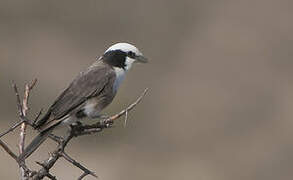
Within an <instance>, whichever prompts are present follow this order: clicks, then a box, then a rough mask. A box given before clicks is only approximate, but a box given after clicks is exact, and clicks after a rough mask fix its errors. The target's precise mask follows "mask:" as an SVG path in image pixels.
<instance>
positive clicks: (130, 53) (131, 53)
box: [127, 51, 135, 58]
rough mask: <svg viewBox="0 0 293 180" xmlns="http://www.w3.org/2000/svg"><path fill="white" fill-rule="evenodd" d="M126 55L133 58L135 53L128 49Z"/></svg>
mask: <svg viewBox="0 0 293 180" xmlns="http://www.w3.org/2000/svg"><path fill="white" fill-rule="evenodd" d="M127 56H128V57H130V58H135V53H134V52H132V51H129V52H128V53H127Z"/></svg>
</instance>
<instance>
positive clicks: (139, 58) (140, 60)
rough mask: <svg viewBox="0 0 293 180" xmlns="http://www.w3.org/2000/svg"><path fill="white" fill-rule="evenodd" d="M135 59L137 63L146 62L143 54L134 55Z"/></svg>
mask: <svg viewBox="0 0 293 180" xmlns="http://www.w3.org/2000/svg"><path fill="white" fill-rule="evenodd" d="M135 59H136V61H137V62H138V63H147V62H148V59H147V58H146V57H144V56H143V55H140V56H136V57H135Z"/></svg>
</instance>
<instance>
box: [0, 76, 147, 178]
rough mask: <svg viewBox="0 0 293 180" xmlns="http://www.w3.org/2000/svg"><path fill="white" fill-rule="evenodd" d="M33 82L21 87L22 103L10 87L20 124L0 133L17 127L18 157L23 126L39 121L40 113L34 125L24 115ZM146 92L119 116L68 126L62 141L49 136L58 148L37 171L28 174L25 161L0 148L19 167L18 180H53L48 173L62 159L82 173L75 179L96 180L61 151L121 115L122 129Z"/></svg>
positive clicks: (3, 145) (15, 88) (110, 125)
mask: <svg viewBox="0 0 293 180" xmlns="http://www.w3.org/2000/svg"><path fill="white" fill-rule="evenodd" d="M36 82H37V80H34V81H33V82H32V83H31V84H26V85H25V91H24V97H23V100H22V103H21V99H20V95H19V93H18V88H17V86H16V84H14V83H13V88H14V91H15V94H16V100H17V108H18V113H19V119H20V121H19V122H17V123H15V124H14V125H13V126H12V127H10V128H9V129H8V130H7V131H5V132H4V133H1V134H0V138H1V137H2V136H4V135H6V134H8V133H9V132H12V131H13V130H14V129H16V128H17V127H19V126H21V128H20V142H19V153H22V152H23V150H24V142H25V132H26V126H27V125H31V126H32V127H34V123H35V121H36V120H37V119H38V118H39V116H40V114H41V111H40V112H39V114H38V115H37V117H36V118H35V120H34V121H30V120H29V119H27V117H26V115H27V112H28V110H29V107H28V101H29V97H30V91H31V90H32V89H33V87H34V86H35V84H36ZM147 91H148V89H145V90H144V92H143V93H142V94H141V95H140V96H139V97H138V99H137V100H136V101H135V102H134V103H132V104H130V105H129V106H128V107H127V108H125V109H124V110H122V111H121V112H119V113H117V114H115V115H113V116H110V117H108V118H105V119H102V120H99V121H98V122H97V123H94V124H92V125H82V124H81V123H77V124H76V125H75V124H74V125H71V129H70V130H69V132H68V134H67V135H66V136H65V137H64V138H63V137H59V136H56V135H54V134H50V135H49V138H51V139H53V140H54V141H56V142H57V143H58V146H57V148H56V149H55V150H54V151H53V152H52V153H50V155H49V158H48V159H46V160H45V161H43V162H42V163H39V162H37V164H39V165H41V168H40V169H39V170H38V171H31V170H30V169H28V168H27V166H26V164H25V161H24V160H23V161H19V160H18V157H17V155H16V154H15V153H14V152H12V151H11V150H10V149H9V147H8V146H7V145H6V144H5V143H4V142H3V141H2V140H0V146H1V147H2V148H3V149H4V150H5V151H6V152H7V153H8V154H9V155H10V156H11V157H12V158H13V159H14V160H16V162H17V163H18V164H19V166H20V169H21V179H22V180H27V179H30V180H40V179H43V178H44V177H48V178H49V179H53V180H56V177H55V176H53V175H51V174H50V173H49V171H50V169H51V168H52V167H53V166H54V165H55V163H56V162H57V160H58V159H59V158H60V157H63V158H64V159H65V160H67V161H68V162H69V163H71V164H73V165H74V166H76V167H78V168H79V169H81V170H82V171H83V174H82V175H81V176H79V178H78V179H83V178H84V177H86V176H87V175H92V176H94V177H97V175H96V174H95V173H94V172H92V171H90V170H89V169H87V168H86V167H85V166H83V165H81V164H80V163H79V162H77V161H76V160H74V159H73V158H71V157H70V156H69V155H68V154H67V153H66V152H65V147H66V146H67V145H68V143H69V141H70V140H71V139H72V138H74V137H78V136H82V135H88V134H93V133H98V132H101V131H102V130H103V129H105V128H110V127H112V125H113V123H114V120H116V119H118V118H120V117H121V116H123V115H125V125H126V122H127V118H128V113H129V112H130V111H131V110H132V109H133V108H134V107H135V106H136V105H137V104H138V103H139V102H140V101H141V100H142V98H143V97H144V96H145V95H146V93H147Z"/></svg>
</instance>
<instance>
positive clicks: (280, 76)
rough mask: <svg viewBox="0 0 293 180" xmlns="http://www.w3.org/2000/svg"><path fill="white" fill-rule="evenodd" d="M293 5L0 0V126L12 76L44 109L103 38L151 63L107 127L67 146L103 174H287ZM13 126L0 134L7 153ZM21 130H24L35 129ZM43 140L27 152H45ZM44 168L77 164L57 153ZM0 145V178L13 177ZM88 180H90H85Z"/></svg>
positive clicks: (225, 179) (69, 174)
mask: <svg viewBox="0 0 293 180" xmlns="http://www.w3.org/2000/svg"><path fill="white" fill-rule="evenodd" d="M292 7H293V1H291V0H279V1H276V0H246V1H241V0H222V1H218V0H213V1H205V0H182V1H167V0H148V1H141V0H140V1H130V0H126V1H105V0H103V1H97V0H84V1H60V0H51V1H36V0H34V1H32V0H26V1H19V0H2V1H0V63H1V64H0V87H1V88H0V94H1V101H0V112H1V121H0V131H4V130H5V129H7V128H8V127H9V125H11V124H12V123H13V122H16V121H17V113H16V105H15V95H14V93H13V90H12V88H11V81H12V80H15V81H16V82H17V83H18V84H19V85H20V87H23V85H24V83H25V82H27V81H29V80H31V79H33V78H34V77H37V78H38V79H39V83H38V84H37V87H36V88H35V89H34V91H33V94H32V97H31V101H30V107H31V110H30V117H34V116H35V114H36V113H37V112H38V111H39V110H40V108H45V109H47V108H48V106H49V105H50V104H51V103H52V102H53V100H54V98H56V97H57V96H58V94H59V93H60V92H61V91H62V90H63V89H64V88H65V87H66V86H67V85H68V83H69V82H70V81H71V80H72V79H73V78H74V77H75V76H76V75H77V74H78V73H79V72H80V71H82V70H84V69H85V68H86V67H87V66H89V65H90V64H91V63H92V62H93V61H95V56H99V55H102V53H103V52H104V51H105V50H106V49H107V48H108V47H109V46H110V45H112V44H113V43H116V42H121V41H122V42H130V43H133V44H135V45H136V46H137V47H138V48H139V49H140V50H141V51H142V52H143V53H144V54H145V55H146V56H147V57H148V58H149V60H150V63H149V64H146V65H136V66H135V67H134V68H133V69H131V71H130V72H129V74H128V76H127V79H126V80H125V82H124V83H123V85H122V87H121V89H120V91H119V93H118V95H117V97H116V99H115V101H114V102H113V103H112V105H111V106H110V107H109V108H108V109H107V110H106V111H105V113H109V114H111V113H114V112H117V111H119V110H121V109H122V108H123V107H125V106H126V105H127V104H129V103H131V102H133V101H134V100H135V99H136V98H137V97H138V96H139V94H140V93H141V92H142V91H143V89H144V88H146V87H149V88H150V91H149V93H148V95H147V96H146V97H145V98H144V99H143V101H142V103H141V104H139V105H138V106H137V108H136V109H135V110H134V111H132V112H131V113H130V115H129V119H128V124H127V127H126V128H124V127H123V119H122V120H121V122H120V123H118V124H116V125H115V127H114V128H112V129H107V130H105V131H104V132H103V133H101V134H98V135H93V136H87V137H80V138H77V139H74V140H73V141H72V142H71V143H70V145H69V146H68V149H67V151H68V153H69V154H71V155H72V156H73V157H74V158H75V159H76V160H78V161H80V162H81V163H82V164H84V165H86V166H87V167H88V168H89V169H91V170H93V171H95V172H96V173H97V174H98V175H99V178H100V179H102V180H116V179H119V180H136V179H139V180H149V179H170V180H178V179H184V180H185V179H186V180H189V179H190V180H235V179H237V180H247V179H249V180H276V179H279V180H281V179H282V180H289V179H290V180H291V179H292V177H293V171H292V168H293V138H292V137H293V130H292V129H293V118H292V117H293V111H292V108H293V59H292V57H293V53H292V52H293V33H292V32H293V21H292V18H293V11H292ZM17 134H18V131H16V132H15V133H13V134H11V135H9V136H7V137H5V138H4V140H5V141H6V142H8V143H9V145H10V147H12V148H13V149H14V150H15V151H16V150H17V149H16V144H17V138H18V136H17ZM35 135H36V133H35V132H33V133H32V132H31V131H29V138H32V137H33V136H35ZM54 146H55V145H54V143H53V142H51V141H50V140H48V141H47V143H46V144H45V145H42V146H41V149H40V150H39V151H38V152H36V153H35V154H34V155H33V156H32V157H31V158H30V159H29V166H30V167H33V168H37V167H38V166H37V165H36V164H35V163H34V161H36V160H39V161H40V160H42V159H45V158H46V157H48V154H47V152H48V151H50V150H53V149H54ZM52 174H54V175H56V176H57V178H58V179H76V178H77V177H78V176H79V175H80V174H81V171H80V170H79V169H77V168H75V167H73V166H71V165H70V164H68V163H66V162H65V161H58V163H57V165H56V166H55V167H54V168H53V170H52ZM18 176H19V173H18V167H17V165H16V163H15V162H14V160H12V159H11V158H10V157H9V156H8V155H7V154H6V153H4V151H3V150H1V151H0V179H18ZM87 179H94V178H92V177H90V176H88V177H87Z"/></svg>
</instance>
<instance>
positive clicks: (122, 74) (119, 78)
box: [113, 67, 126, 92]
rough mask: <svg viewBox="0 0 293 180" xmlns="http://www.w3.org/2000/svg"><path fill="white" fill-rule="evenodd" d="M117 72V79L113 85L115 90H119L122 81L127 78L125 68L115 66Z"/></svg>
mask: <svg viewBox="0 0 293 180" xmlns="http://www.w3.org/2000/svg"><path fill="white" fill-rule="evenodd" d="M114 70H115V73H116V79H115V82H114V85H113V91H114V92H117V90H118V88H119V86H120V84H121V82H122V81H123V79H124V78H125V74H126V72H125V70H124V69H123V68H118V67H114Z"/></svg>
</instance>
